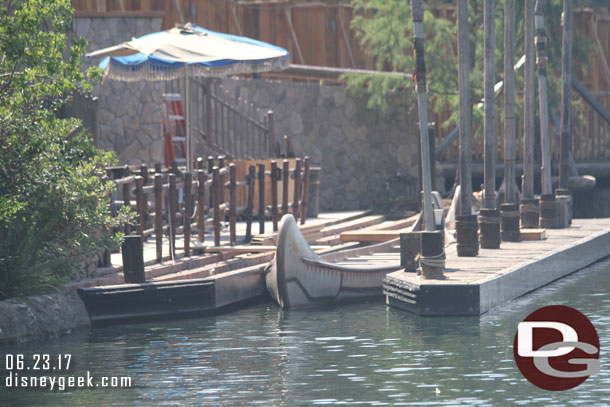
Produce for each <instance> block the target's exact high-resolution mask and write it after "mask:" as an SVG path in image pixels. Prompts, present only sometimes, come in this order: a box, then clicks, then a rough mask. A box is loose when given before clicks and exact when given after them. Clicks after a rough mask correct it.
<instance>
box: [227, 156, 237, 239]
mask: <svg viewBox="0 0 610 407" xmlns="http://www.w3.org/2000/svg"><path fill="white" fill-rule="evenodd" d="M236 192H237V167H235V163H231V164H229V243H230V244H231V246H234V245H235V243H237V235H236V231H235V230H236V228H235V226H236V224H237V208H236V206H237V195H236Z"/></svg>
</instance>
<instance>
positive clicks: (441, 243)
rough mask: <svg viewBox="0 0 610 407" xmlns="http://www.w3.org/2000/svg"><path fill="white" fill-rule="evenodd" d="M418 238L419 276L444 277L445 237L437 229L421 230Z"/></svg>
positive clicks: (424, 277)
mask: <svg viewBox="0 0 610 407" xmlns="http://www.w3.org/2000/svg"><path fill="white" fill-rule="evenodd" d="M475 219H476V218H475ZM420 239H421V240H420V242H421V256H420V258H419V263H420V265H421V271H422V272H421V278H423V279H439V280H440V279H443V278H445V274H444V272H445V238H444V236H443V233H442V232H439V231H435V232H421V233H420ZM477 247H478V245H477Z"/></svg>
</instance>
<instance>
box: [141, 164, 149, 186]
mask: <svg viewBox="0 0 610 407" xmlns="http://www.w3.org/2000/svg"><path fill="white" fill-rule="evenodd" d="M140 175H141V176H142V178H144V185H146V184H148V165H146V164H142V165H140Z"/></svg>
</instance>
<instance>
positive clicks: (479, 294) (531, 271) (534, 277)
mask: <svg viewBox="0 0 610 407" xmlns="http://www.w3.org/2000/svg"><path fill="white" fill-rule="evenodd" d="M546 235H547V238H546V239H545V240H538V241H525V242H502V245H501V247H500V249H495V250H494V249H480V252H479V256H477V257H458V256H457V252H456V249H455V245H452V246H449V247H448V248H447V249H446V250H445V252H446V256H447V260H446V270H445V277H446V278H445V279H444V280H425V279H421V278H419V277H418V276H417V275H415V273H407V272H404V271H398V272H394V273H390V274H388V275H387V276H386V279H385V281H384V294H385V295H386V301H387V303H388V304H389V305H392V306H395V307H397V308H402V309H405V310H408V311H411V312H414V313H416V314H419V315H480V314H483V313H486V312H488V311H489V310H490V309H492V308H494V307H496V306H498V305H501V304H504V303H506V302H508V301H510V300H512V299H514V298H517V297H519V296H521V295H524V294H526V293H528V292H530V291H533V290H536V289H538V288H540V287H542V286H544V285H546V284H549V283H550V282H552V281H554V280H557V279H559V278H562V277H564V276H566V275H568V274H571V273H573V272H575V271H578V270H580V269H582V268H584V267H586V266H588V265H590V264H592V263H594V262H596V261H598V260H601V259H603V258H604V257H607V256H610V219H608V218H606V219H574V220H573V224H572V227H570V228H567V229H548V230H547V231H546Z"/></svg>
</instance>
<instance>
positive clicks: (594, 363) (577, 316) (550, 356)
mask: <svg viewBox="0 0 610 407" xmlns="http://www.w3.org/2000/svg"><path fill="white" fill-rule="evenodd" d="M513 354H514V356H515V362H516V363H517V367H519V370H520V371H521V373H522V374H523V376H524V377H525V378H526V379H527V380H529V381H530V382H531V383H532V384H534V385H535V386H538V387H540V388H542V389H545V390H555V391H556V390H568V389H571V388H573V387H576V386H578V385H579V384H581V383H582V382H584V381H585V380H587V378H588V377H589V375H590V374H593V373H596V372H598V371H599V337H598V336H597V332H596V330H595V327H594V326H593V324H592V323H591V321H589V319H588V318H587V317H586V316H584V315H583V314H581V313H580V312H579V311H577V310H575V309H574V308H570V307H566V306H563V305H551V306H548V307H543V308H540V309H538V310H536V311H534V312H532V313H531V314H530V315H528V316H527V318H525V320H524V321H523V322H521V323H519V325H518V326H517V333H516V334H515V340H514V342H513Z"/></svg>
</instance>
